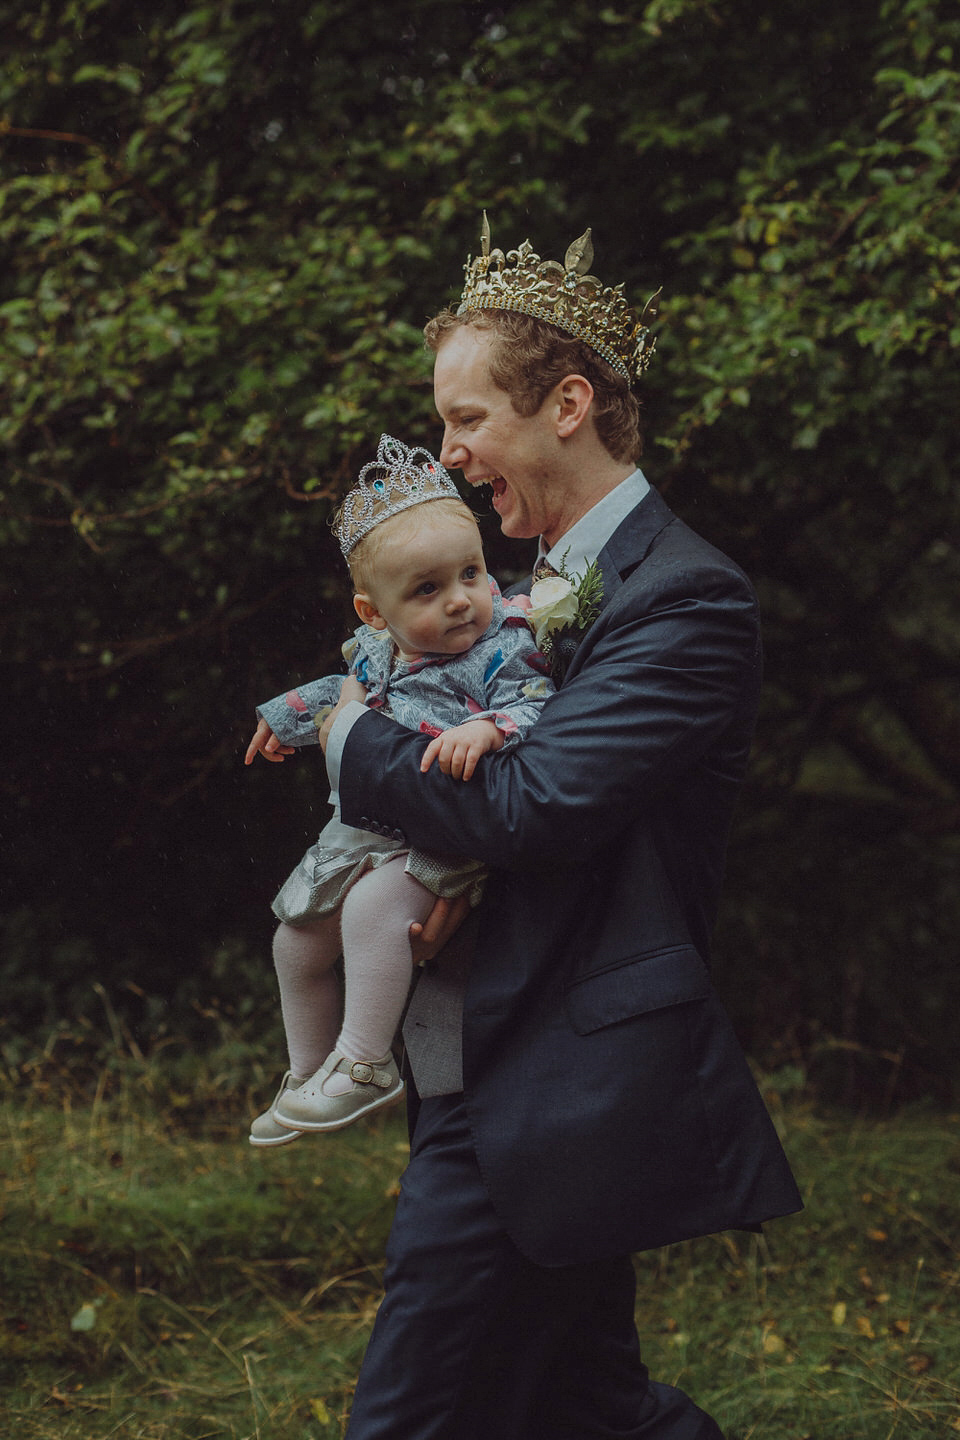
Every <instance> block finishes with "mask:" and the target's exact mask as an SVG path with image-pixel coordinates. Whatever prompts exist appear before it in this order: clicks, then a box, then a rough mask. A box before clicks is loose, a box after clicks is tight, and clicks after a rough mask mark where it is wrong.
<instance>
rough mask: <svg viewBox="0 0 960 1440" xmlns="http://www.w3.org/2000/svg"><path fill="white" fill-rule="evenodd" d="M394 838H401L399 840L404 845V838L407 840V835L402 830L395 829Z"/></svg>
mask: <svg viewBox="0 0 960 1440" xmlns="http://www.w3.org/2000/svg"><path fill="white" fill-rule="evenodd" d="M393 838H394V840H399V841H400V844H401V845H402V844H403V842H404V840H406V838H407V837H406V835H404V833H403V831H402V830H394V832H393Z"/></svg>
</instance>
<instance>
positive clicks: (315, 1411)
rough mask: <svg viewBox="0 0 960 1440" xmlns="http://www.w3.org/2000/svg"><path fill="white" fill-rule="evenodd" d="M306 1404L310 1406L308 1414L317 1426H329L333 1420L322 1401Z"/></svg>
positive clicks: (311, 1401) (312, 1401)
mask: <svg viewBox="0 0 960 1440" xmlns="http://www.w3.org/2000/svg"><path fill="white" fill-rule="evenodd" d="M308 1403H309V1405H310V1412H311V1414H312V1415H313V1418H314V1420H316V1422H317V1424H318V1425H329V1424H330V1422H331V1420H332V1419H333V1416H332V1415H331V1414H330V1411H329V1410H328V1409H327V1407H326V1404H325V1403H324V1401H322V1400H310V1401H309V1402H308Z"/></svg>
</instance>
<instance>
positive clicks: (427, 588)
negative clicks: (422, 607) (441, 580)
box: [417, 580, 437, 595]
mask: <svg viewBox="0 0 960 1440" xmlns="http://www.w3.org/2000/svg"><path fill="white" fill-rule="evenodd" d="M436 589H437V587H436V585H434V583H433V581H432V580H424V582H423V584H422V585H418V586H417V594H418V595H433V594H435V593H436Z"/></svg>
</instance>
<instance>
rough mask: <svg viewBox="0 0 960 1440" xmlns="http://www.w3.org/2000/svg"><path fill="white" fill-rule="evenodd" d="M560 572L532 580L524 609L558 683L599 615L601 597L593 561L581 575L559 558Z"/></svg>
mask: <svg viewBox="0 0 960 1440" xmlns="http://www.w3.org/2000/svg"><path fill="white" fill-rule="evenodd" d="M560 572H561V573H560V574H559V575H549V576H547V577H546V578H545V579H543V580H535V581H534V582H533V584H532V585H531V587H530V609H529V611H528V613H527V620H528V621H529V623H530V627H531V629H532V630H533V632H534V634H535V636H536V639H537V649H538V650H539V651H540V653H541V654H542V655H544V656H546V658H547V659H548V660H549V661H550V668H551V670H552V672H553V678H554V680H555V681H556V682H557V684H558V685H559V684H560V683H561V682H562V680H563V677H564V675H566V673H567V668H568V666H569V664H570V661H571V660H572V659H573V656H574V653H575V651H576V648H577V646H578V645H579V643H580V641H581V640H582V639H583V637H584V635H585V634H586V633H587V631H588V630H589V628H590V626H591V625H592V624H593V622H594V620H596V618H597V616H598V615H599V613H600V603H601V601H602V600H603V576H602V575H601V574H600V567H599V565H598V564H597V563H596V561H594V563H593V564H592V565H589V566H588V567H587V570H586V573H585V574H584V575H583V577H582V578H581V579H578V578H577V577H576V576H571V575H569V574H568V573H567V571H566V568H565V566H564V564H563V562H562V561H561V562H560Z"/></svg>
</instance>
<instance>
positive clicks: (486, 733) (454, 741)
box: [420, 720, 504, 780]
mask: <svg viewBox="0 0 960 1440" xmlns="http://www.w3.org/2000/svg"><path fill="white" fill-rule="evenodd" d="M503 740H504V736H503V731H502V730H499V729H498V728H497V726H496V725H494V723H493V721H492V720H467V721H465V722H464V723H463V724H462V725H455V726H454V727H453V729H452V730H444V732H443V734H442V735H438V736H437V738H436V739H435V740H431V741H430V744H429V745H428V746H427V748H426V750H424V752H423V759H422V760H421V761H420V769H421V771H422V772H423V774H424V775H426V773H427V771H428V770H429V769H430V766H431V765H432V764H433V762H434V760H436V761H437V762H438V763H439V765H440V769H441V770H442V771H443V773H444V775H452V776H453V778H454V780H469V779H470V776H471V775H472V774H473V772H474V770H476V768H477V761H478V760H479V759H480V756H481V755H486V753H487V751H488V750H499V749H500V746H501V745H502V744H503Z"/></svg>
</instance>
